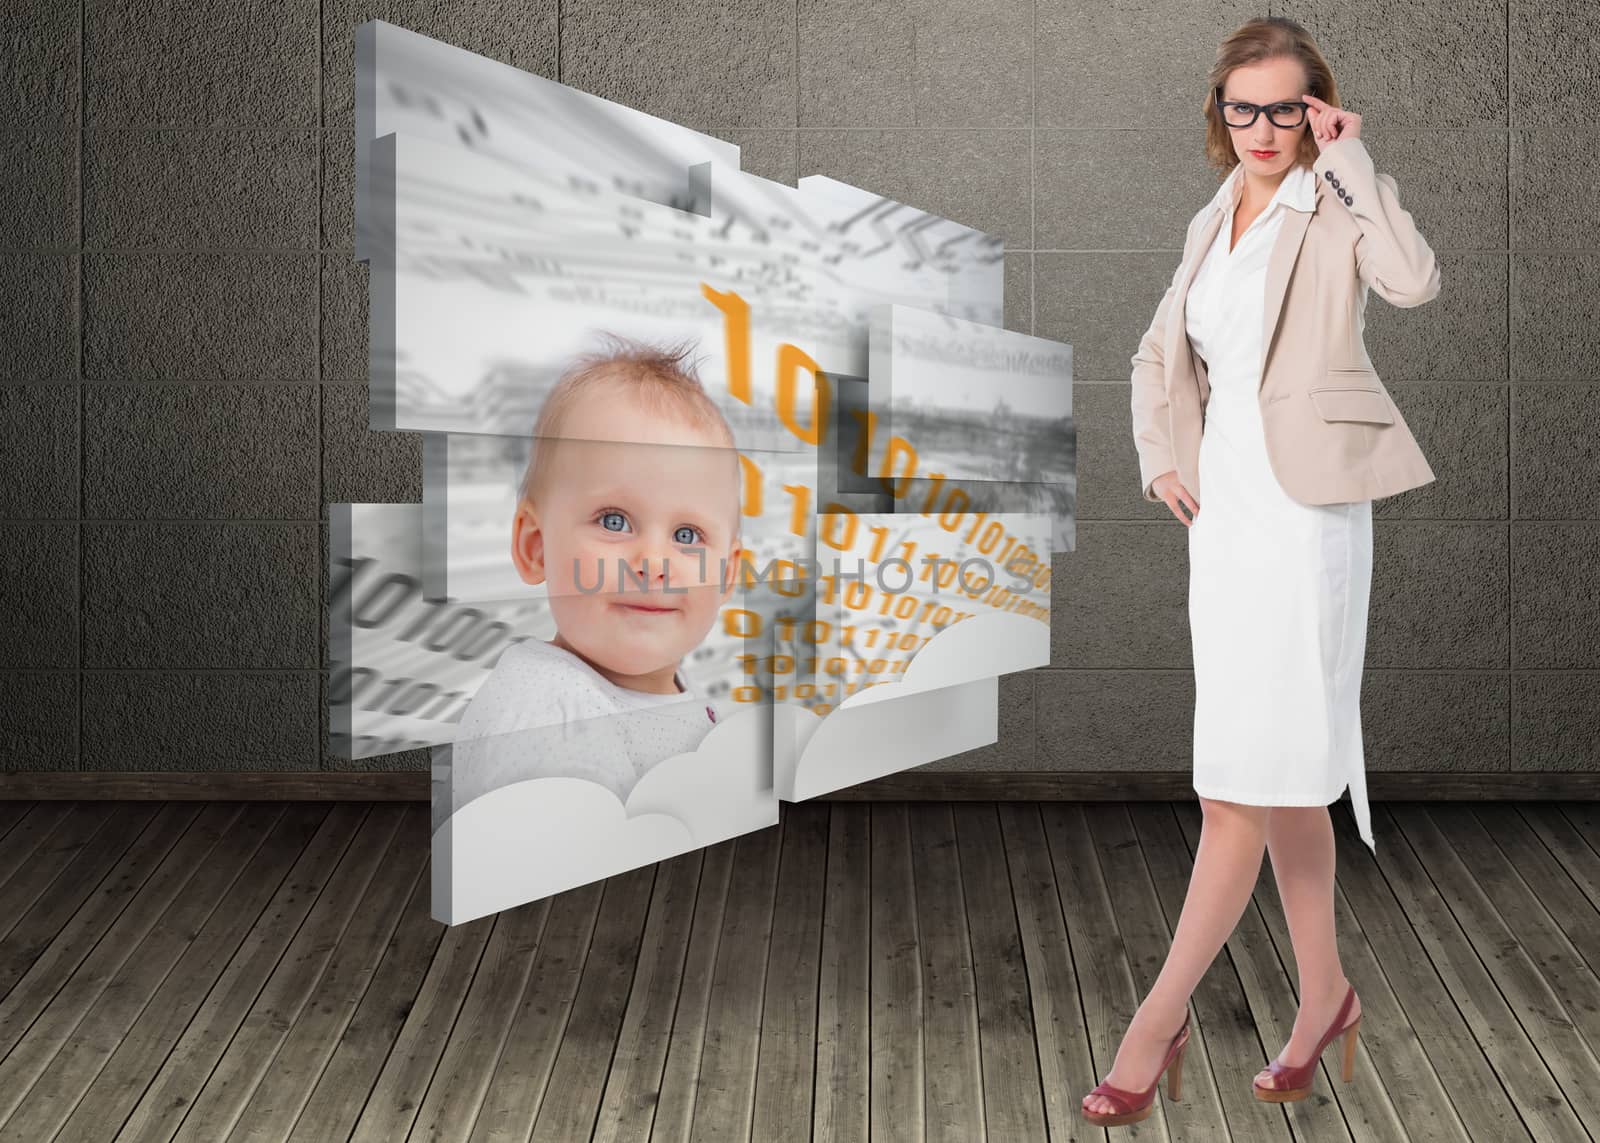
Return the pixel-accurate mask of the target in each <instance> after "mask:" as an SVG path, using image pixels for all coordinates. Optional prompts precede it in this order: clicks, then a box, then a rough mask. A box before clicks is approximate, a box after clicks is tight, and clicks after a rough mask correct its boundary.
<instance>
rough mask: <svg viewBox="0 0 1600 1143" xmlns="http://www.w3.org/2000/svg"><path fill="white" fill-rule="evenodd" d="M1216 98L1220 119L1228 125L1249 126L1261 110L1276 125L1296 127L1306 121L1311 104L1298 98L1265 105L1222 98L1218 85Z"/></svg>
mask: <svg viewBox="0 0 1600 1143" xmlns="http://www.w3.org/2000/svg"><path fill="white" fill-rule="evenodd" d="M1216 98H1217V108H1218V110H1220V111H1221V112H1222V121H1223V122H1224V123H1226V124H1227V125H1228V126H1229V127H1249V126H1250V125H1251V124H1253V123H1254V122H1255V121H1256V117H1257V116H1259V115H1260V114H1261V113H1262V112H1263V111H1265V112H1266V113H1267V118H1268V119H1269V120H1271V122H1272V123H1273V124H1274V125H1276V126H1278V127H1286V128H1287V127H1298V126H1300V124H1302V123H1304V122H1305V121H1306V110H1307V109H1308V108H1309V107H1310V106H1311V105H1310V104H1309V103H1305V102H1302V101H1301V100H1298V99H1293V100H1285V101H1284V102H1282V103H1269V104H1268V105H1267V106H1265V107H1262V106H1261V105H1260V104H1256V103H1246V102H1244V101H1243V100H1240V99H1223V98H1222V88H1220V87H1219V88H1217V91H1216Z"/></svg>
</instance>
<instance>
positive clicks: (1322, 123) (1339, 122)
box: [1300, 93, 1361, 153]
mask: <svg viewBox="0 0 1600 1143" xmlns="http://www.w3.org/2000/svg"><path fill="white" fill-rule="evenodd" d="M1300 98H1302V99H1304V100H1305V101H1306V102H1307V103H1309V104H1311V110H1310V111H1309V112H1307V115H1308V117H1309V118H1310V120H1311V134H1312V137H1313V138H1315V139H1316V141H1317V151H1318V152H1319V153H1320V152H1321V151H1322V149H1323V147H1324V146H1325V145H1326V144H1328V143H1332V142H1335V141H1337V140H1339V139H1358V138H1360V137H1361V116H1359V115H1357V114H1356V113H1355V112H1354V111H1346V110H1345V109H1344V108H1342V107H1333V106H1331V105H1330V104H1327V103H1324V102H1323V101H1322V100H1320V99H1318V98H1317V97H1316V96H1315V95H1311V94H1309V93H1308V94H1306V95H1302V96H1301V97H1300Z"/></svg>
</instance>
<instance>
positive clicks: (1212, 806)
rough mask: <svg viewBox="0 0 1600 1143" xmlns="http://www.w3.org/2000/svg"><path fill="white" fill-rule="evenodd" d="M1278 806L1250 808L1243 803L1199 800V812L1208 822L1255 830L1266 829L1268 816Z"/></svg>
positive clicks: (1217, 799) (1204, 798) (1218, 799)
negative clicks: (1242, 826)
mask: <svg viewBox="0 0 1600 1143" xmlns="http://www.w3.org/2000/svg"><path fill="white" fill-rule="evenodd" d="M1281 808H1283V807H1280V806H1252V805H1247V804H1246V803H1244V802H1229V801H1224V800H1223V799H1221V798H1207V797H1203V796H1202V797H1201V798H1200V812H1201V814H1202V815H1203V816H1204V818H1205V820H1206V821H1208V822H1218V823H1237V824H1240V825H1249V826H1252V827H1254V828H1256V829H1266V827H1267V820H1268V815H1269V814H1271V813H1272V812H1273V811H1274V810H1277V809H1281Z"/></svg>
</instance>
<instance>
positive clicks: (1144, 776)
mask: <svg viewBox="0 0 1600 1143" xmlns="http://www.w3.org/2000/svg"><path fill="white" fill-rule="evenodd" d="M428 785H429V775H428V773H427V772H426V771H423V770H405V771H346V770H324V771H294V772H281V771H272V772H262V773H255V772H246V773H205V772H187V771H182V772H107V773H82V772H72V773H68V772H44V771H32V770H10V771H0V800H3V801H60V800H73V801H107V800H110V801H163V802H171V801H207V802H210V801H272V802H329V801H331V802H383V801H399V802H411V801H425V800H427V799H428V797H429V796H430V792H429V788H428ZM1194 796H1195V794H1194V788H1193V786H1191V785H1190V776H1189V774H1188V773H1187V772H1178V771H1167V772H1145V773H1129V772H1126V771H1115V770H1105V771H1084V772H1076V771H1030V772H1026V773H1021V772H1019V773H993V772H971V771H944V772H925V771H916V770H912V771H908V772H906V773H904V774H894V775H891V776H889V777H887V778H879V779H878V780H877V781H874V782H867V783H863V784H862V785H860V786H853V787H851V788H850V789H846V790H839V791H837V792H836V793H833V794H829V795H827V796H826V797H824V798H819V799H816V800H818V801H836V802H907V801H934V802H1015V801H1024V802H1025V801H1041V802H1061V801H1070V802H1142V801H1190V800H1193V798H1194ZM1367 796H1368V797H1369V798H1371V799H1372V800H1373V801H1424V802H1426V801H1535V800H1538V801H1543V800H1554V801H1589V800H1593V799H1600V771H1592V770H1566V771H1557V772H1552V771H1527V772H1511V771H1499V772H1495V773H1455V772H1451V771H1438V770H1417V771H1375V772H1369V773H1368V774H1367Z"/></svg>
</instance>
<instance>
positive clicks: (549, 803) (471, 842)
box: [432, 705, 778, 925]
mask: <svg viewBox="0 0 1600 1143" xmlns="http://www.w3.org/2000/svg"><path fill="white" fill-rule="evenodd" d="M771 736H772V717H771V708H770V707H767V706H759V705H758V706H752V707H748V708H744V709H741V710H738V711H736V712H735V713H734V714H733V715H732V716H731V717H729V718H728V719H726V720H725V721H723V722H720V723H718V724H717V725H716V726H715V727H713V728H712V729H711V731H710V732H709V733H707V734H706V736H705V738H704V739H703V740H701V742H700V745H699V747H698V748H697V749H696V750H694V751H692V752H690V753H685V754H675V755H673V756H672V757H670V758H667V759H665V760H664V761H662V762H660V763H658V764H657V765H655V766H653V767H651V769H650V770H649V771H647V772H646V773H645V775H644V776H643V777H641V778H640V779H639V781H638V782H637V783H636V784H635V785H634V787H633V789H632V790H630V791H629V793H628V800H627V804H626V805H624V804H623V802H622V801H621V800H619V799H618V797H617V796H616V794H614V793H612V792H611V791H610V790H608V789H606V787H604V786H602V785H600V784H599V783H596V782H591V781H588V780H586V779H583V778H571V777H559V778H528V779H525V780H523V781H520V782H512V783H510V784H508V785H505V786H500V787H498V788H496V789H494V790H490V791H489V792H488V793H486V794H483V795H480V796H479V797H476V798H473V799H472V800H471V801H470V802H468V803H467V804H466V805H464V806H462V807H461V808H460V809H458V810H457V811H456V812H455V813H453V814H451V815H450V816H449V817H447V818H446V819H445V820H444V822H443V823H442V824H441V825H440V826H439V828H438V829H437V830H435V831H434V834H433V871H432V875H433V917H434V919H435V920H437V921H441V922H443V923H444V924H447V925H459V924H461V923H463V922H464V921H470V920H473V919H474V918H476V917H482V916H484V915H486V914H488V913H494V912H498V911H500V910H502V909H510V908H515V907H516V906H518V905H522V904H526V903H527V902H529V901H536V900H538V899H540V898H542V897H548V896H551V895H552V894H555V893H561V892H564V891H566V890H568V889H573V888H576V887H577V886H579V885H587V884H589V883H590V882H592V881H598V880H601V879H602V878H605V877H610V876H613V875H615V874H618V873H624V872H626V871H628V870H630V869H637V868H639V867H640V866H643V865H649V864H652V863H654V862H657V861H665V860H666V859H667V858H670V857H675V856H677V855H678V854H680V853H686V852H688V851H689V850H692V849H698V848H701V847H703V846H707V845H712V844H714V843H716V842H719V841H725V840H727V839H728V838H731V837H737V836H739V835H740V834H745V833H750V832H752V831H754V830H758V829H765V828H766V827H768V826H772V825H776V824H777V823H778V802H777V799H776V798H775V797H774V796H773V789H772V777H771V769H770V758H771V753H770V751H771V745H770V744H771V741H772V737H771Z"/></svg>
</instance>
